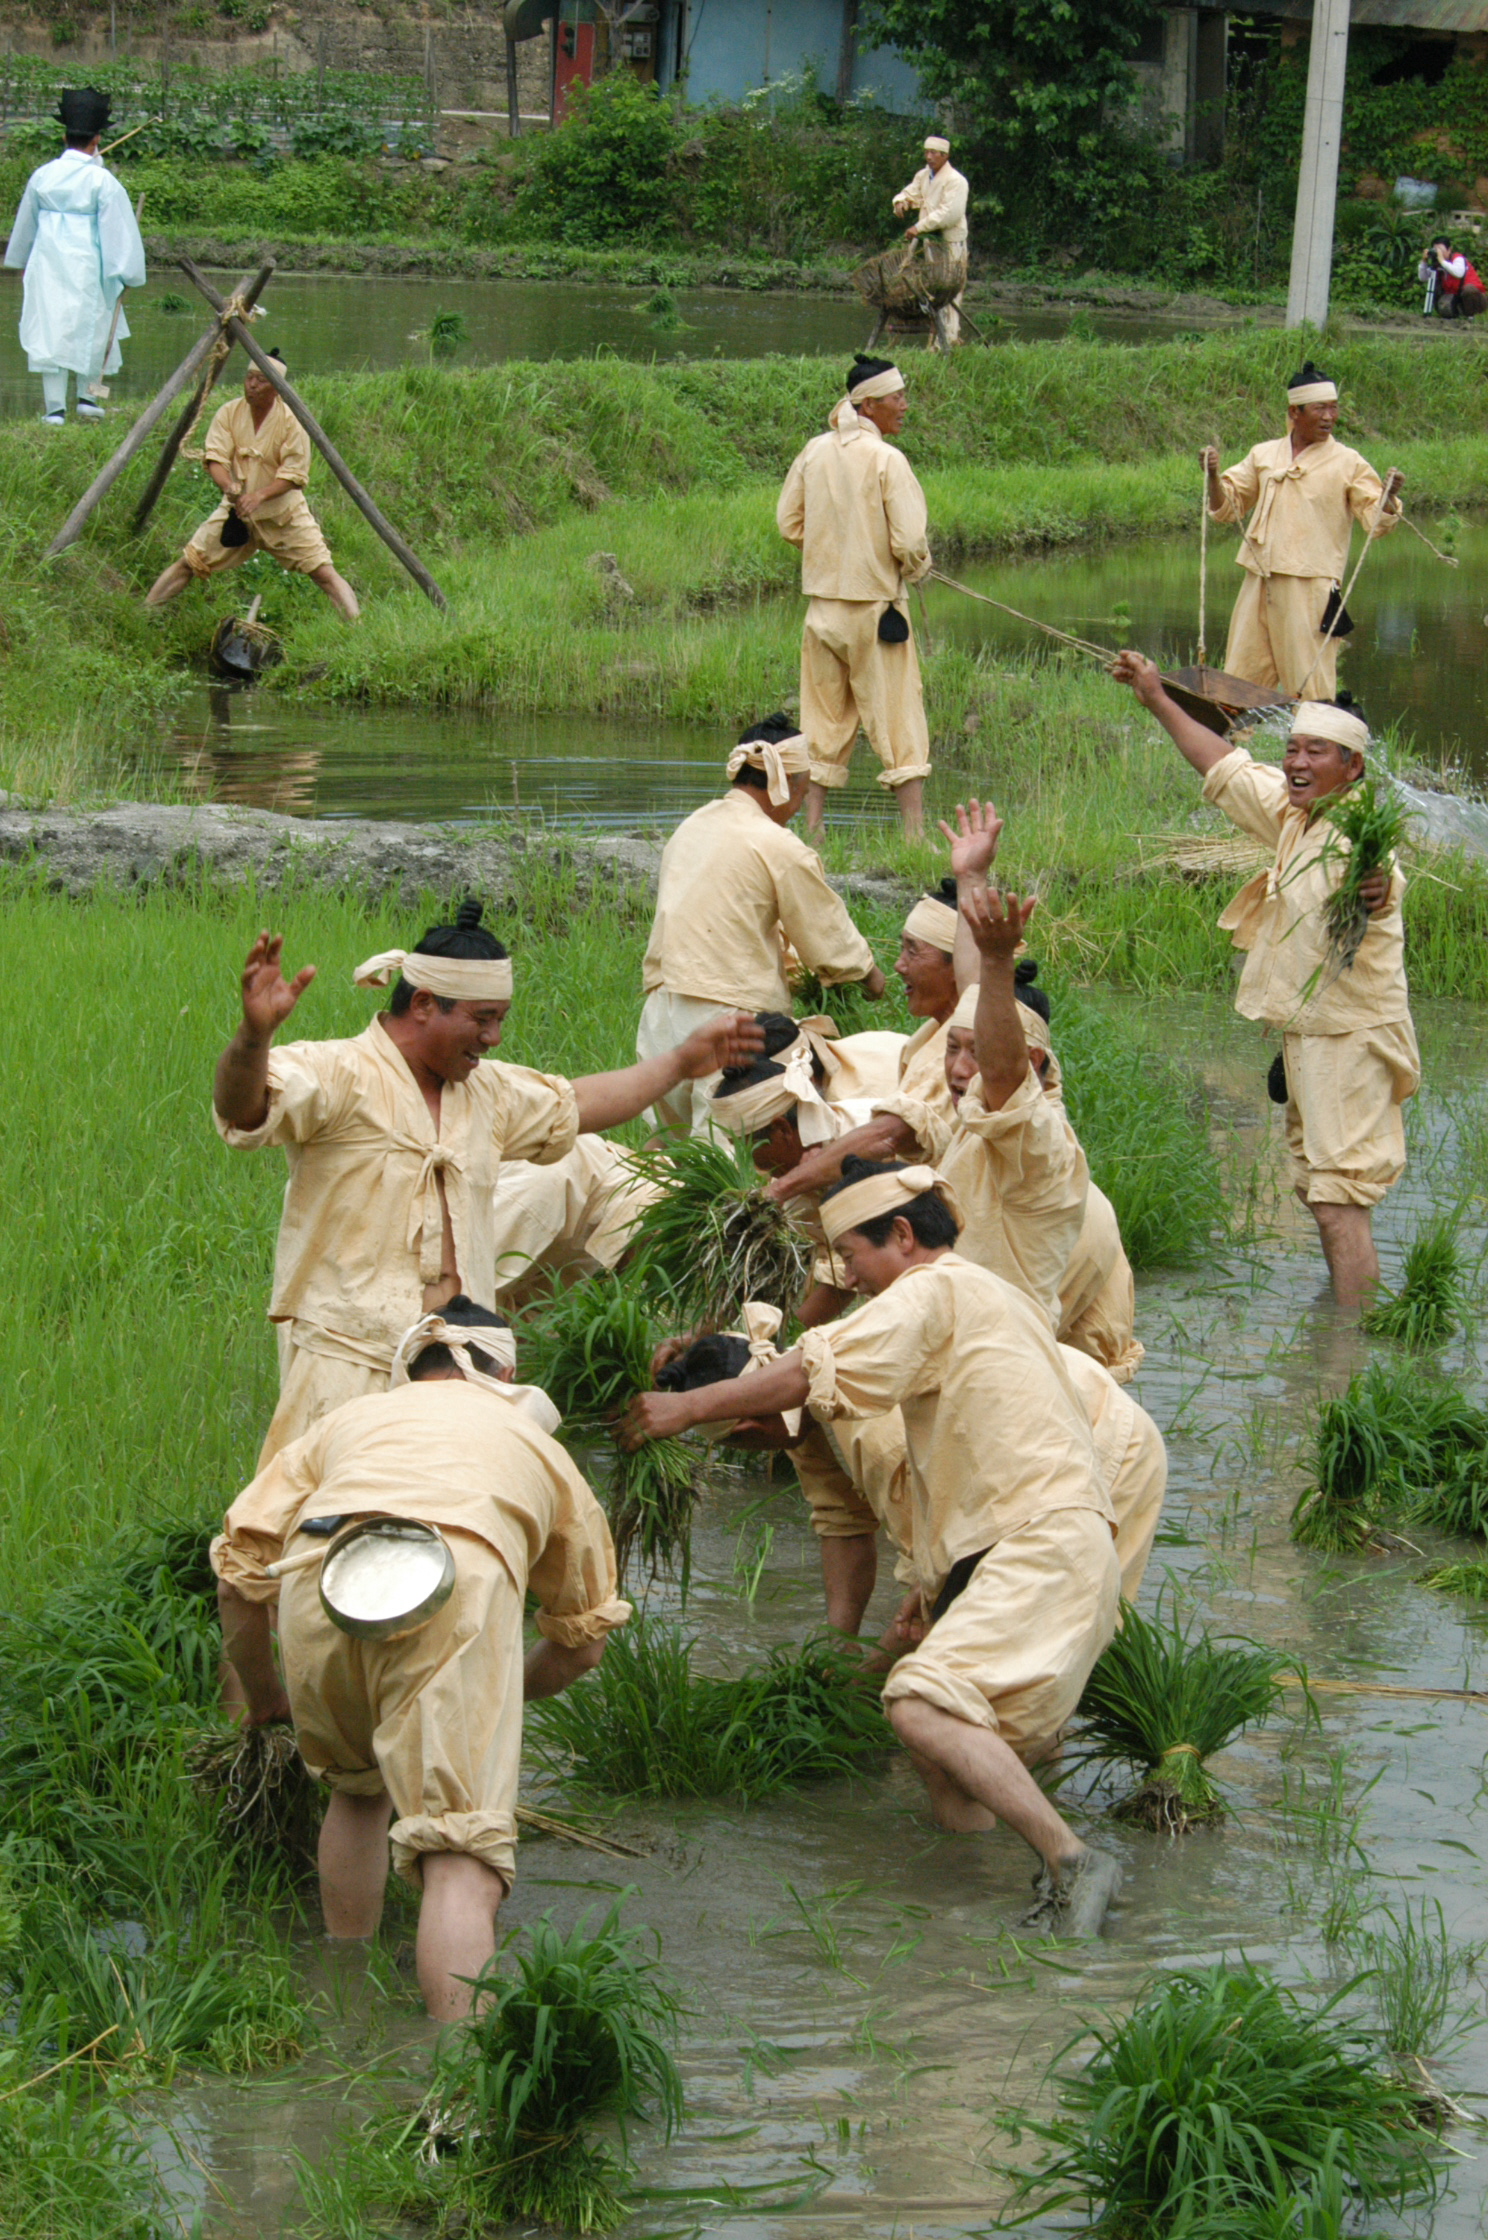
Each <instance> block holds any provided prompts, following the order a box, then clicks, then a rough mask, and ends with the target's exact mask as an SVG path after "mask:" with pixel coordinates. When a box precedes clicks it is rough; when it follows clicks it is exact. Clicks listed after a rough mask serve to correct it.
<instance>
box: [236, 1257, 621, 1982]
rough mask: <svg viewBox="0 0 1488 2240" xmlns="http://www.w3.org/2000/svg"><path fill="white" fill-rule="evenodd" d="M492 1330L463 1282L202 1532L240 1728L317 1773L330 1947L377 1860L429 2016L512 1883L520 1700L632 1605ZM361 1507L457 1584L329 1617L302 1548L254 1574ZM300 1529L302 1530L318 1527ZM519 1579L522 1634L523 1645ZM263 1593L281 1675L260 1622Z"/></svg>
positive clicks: (320, 1539) (572, 1664) (376, 1912)
mask: <svg viewBox="0 0 1488 2240" xmlns="http://www.w3.org/2000/svg"><path fill="white" fill-rule="evenodd" d="M515 1363H516V1348H515V1345H514V1344H513V1341H512V1334H511V1331H510V1330H509V1329H508V1328H507V1326H506V1324H505V1323H502V1322H499V1321H498V1320H497V1319H496V1318H495V1317H494V1316H491V1315H486V1314H483V1313H482V1312H481V1311H480V1310H479V1309H474V1308H472V1307H471V1306H470V1303H469V1301H463V1300H462V1301H452V1302H451V1304H450V1307H449V1319H448V1320H446V1319H445V1318H444V1317H441V1316H434V1315H431V1316H427V1317H423V1318H421V1319H420V1321H419V1322H418V1323H417V1324H416V1325H415V1326H414V1328H412V1329H411V1330H409V1331H408V1332H407V1333H406V1334H405V1336H404V1338H403V1342H402V1344H401V1346H400V1348H399V1352H398V1361H397V1367H396V1372H395V1387H394V1389H393V1390H392V1391H390V1392H384V1393H378V1394H374V1395H372V1396H370V1397H369V1398H366V1399H362V1400H353V1401H352V1402H351V1403H350V1404H349V1405H348V1406H346V1407H344V1408H338V1409H337V1410H336V1411H335V1413H334V1414H333V1415H330V1416H328V1417H327V1418H326V1419H325V1421H324V1422H323V1423H320V1424H318V1425H317V1426H316V1427H315V1429H314V1430H313V1431H311V1432H310V1433H309V1434H308V1436H307V1437H305V1438H302V1439H297V1440H296V1441H295V1442H294V1444H293V1445H292V1446H289V1447H286V1448H284V1449H283V1450H282V1452H281V1453H280V1454H278V1455H277V1456H276V1457H275V1458H274V1460H273V1461H272V1462H271V1463H270V1464H269V1465H268V1467H267V1469H264V1470H261V1471H260V1473H259V1475H258V1476H257V1477H256V1478H255V1479H254V1481H253V1483H252V1484H251V1485H250V1486H249V1487H248V1488H247V1490H246V1492H243V1493H240V1494H239V1496H238V1498H237V1500H236V1501H235V1502H234V1503H233V1505H232V1507H231V1508H230V1509H229V1510H228V1512H227V1516H226V1518H225V1520H224V1529H223V1531H222V1533H221V1535H220V1537H219V1538H218V1539H217V1540H215V1541H214V1542H213V1544H212V1563H213V1568H214V1569H215V1570H216V1572H217V1575H218V1589H217V1598H218V1607H219V1609H220V1611H221V1613H222V1638H223V1643H224V1646H225V1647H226V1650H227V1653H228V1656H229V1658H230V1659H231V1661H232V1664H233V1667H234V1669H235V1671H236V1672H237V1675H238V1677H239V1679H240V1681H241V1682H242V1687H243V1694H244V1697H245V1700H246V1715H247V1720H248V1724H249V1725H250V1726H266V1725H268V1724H269V1723H270V1722H272V1721H275V1720H283V1719H292V1720H293V1722H294V1729H295V1739H296V1741H297V1742H298V1743H299V1746H300V1751H301V1754H302V1755H303V1757H304V1759H305V1762H306V1764H307V1765H308V1766H309V1768H310V1770H311V1772H312V1773H313V1774H315V1775H316V1776H317V1777H318V1778H319V1779H320V1780H321V1781H323V1782H324V1783H325V1784H326V1785H327V1787H328V1788H329V1789H330V1792H331V1796H330V1803H329V1805H328V1807H327V1809H326V1816H325V1820H324V1823H323V1825H322V1827H321V1832H320V1890H321V1904H322V1907H323V1910H324V1917H325V1927H326V1935H327V1937H328V1938H330V1939H331V1940H332V1941H333V1942H351V1941H353V1940H360V1939H362V1938H367V1937H372V1936H375V1935H376V1933H377V1927H378V1923H379V1921H380V1920H381V1917H382V1907H383V1898H384V1894H385V1892H386V1889H387V1878H388V1842H389V1836H391V1841H392V1862H393V1865H394V1867H395V1868H396V1870H397V1872H398V1873H399V1874H400V1875H402V1876H403V1877H404V1878H405V1880H407V1881H409V1882H411V1883H412V1884H413V1885H414V1887H415V1888H416V1889H417V1890H419V1891H420V1892H421V1893H422V1904H421V1906H420V1908H419V1924H418V1944H417V1966H418V1979H419V1988H420V1990H421V1991H422V1992H423V1995H424V2001H425V2004H426V2005H427V2007H428V2010H429V2013H430V2014H431V2015H432V2016H433V2017H434V2018H435V2020H436V2021H450V2020H454V2019H456V2018H457V2017H459V2016H461V2015H465V2014H468V2013H469V2012H470V2007H471V1999H472V1993H471V1984H470V1981H469V1979H470V1978H472V1977H474V1976H478V1975H479V1974H480V1971H481V1969H482V1968H483V1967H484V1966H485V1965H486V1963H487V1962H488V1961H489V1960H490V1959H491V1957H492V1954H493V1953H494V1951H495V1949H496V1912H497V1908H498V1907H499V1906H500V1904H501V1902H502V1900H503V1899H504V1898H505V1897H506V1896H508V1894H509V1893H510V1891H511V1887H512V1884H513V1882H514V1881H515V1879H516V1835H517V1825H516V1805H517V1778H518V1774H519V1772H520V1768H521V1748H522V1705H523V1701H524V1700H526V1701H528V1702H530V1701H531V1700H532V1699H533V1698H534V1697H536V1696H551V1695H556V1694H557V1693H558V1692H559V1691H560V1690H561V1689H563V1688H566V1687H568V1686H569V1685H570V1683H571V1682H573V1681H574V1680H577V1679H578V1678H579V1676H580V1674H582V1673H584V1672H587V1671H589V1670H590V1669H591V1668H592V1667H593V1666H594V1665H597V1664H598V1662H599V1660H600V1657H601V1656H602V1655H603V1653H604V1645H605V1639H606V1636H607V1635H608V1634H609V1633H610V1632H611V1631H612V1629H613V1628H614V1627H616V1626H620V1625H624V1623H625V1621H626V1619H627V1618H628V1617H629V1616H630V1605H629V1603H628V1602H622V1601H621V1600H620V1599H619V1597H618V1595H617V1593H616V1581H615V1551H614V1548H613V1546H612V1545H611V1542H610V1534H609V1529H608V1527H607V1525H606V1524H605V1520H604V1515H603V1512H602V1511H601V1509H600V1506H599V1504H598V1502H597V1501H596V1500H595V1498H594V1496H593V1494H592V1493H591V1492H590V1490H589V1487H588V1485H587V1484H586V1483H585V1481H584V1479H583V1478H582V1477H580V1475H579V1473H578V1471H577V1470H576V1469H575V1468H574V1466H573V1464H572V1462H570V1460H569V1458H568V1456H567V1455H566V1454H565V1453H564V1451H563V1449H562V1447H560V1446H559V1445H558V1443H557V1441H556V1440H555V1439H554V1438H552V1436H551V1433H552V1432H553V1430H555V1429H556V1427H557V1423H558V1413H557V1410H556V1409H555V1408H554V1407H553V1406H552V1404H551V1402H550V1401H549V1400H548V1398H547V1395H546V1394H545V1393H542V1392H537V1391H534V1390H531V1389H524V1388H522V1387H521V1386H518V1385H514V1384H513V1383H512V1381H511V1380H512V1378H513V1376H514V1373H515ZM368 1515H375V1516H385V1517H401V1518H408V1519H412V1520H414V1521H415V1522H417V1523H420V1524H426V1525H433V1526H435V1527H436V1528H437V1529H438V1530H439V1531H440V1532H441V1533H442V1535H443V1537H444V1539H445V1541H446V1543H447V1545H448V1547H449V1549H450V1551H451V1553H452V1554H453V1556H454V1561H455V1584H454V1590H453V1592H452V1594H451V1596H450V1598H449V1600H448V1601H447V1602H446V1603H445V1604H444V1607H443V1608H442V1609H440V1610H438V1611H436V1612H435V1613H434V1615H433V1616H432V1617H431V1618H429V1619H428V1621H427V1622H426V1623H425V1624H424V1625H422V1626H420V1627H419V1628H418V1629H417V1630H416V1631H412V1632H409V1633H404V1634H401V1635H397V1636H394V1637H393V1638H391V1639H386V1640H381V1641H377V1640H372V1641H368V1640H358V1639H354V1638H353V1637H352V1636H351V1635H350V1634H347V1633H344V1632H343V1631H342V1630H341V1629H340V1627H339V1626H337V1625H336V1623H335V1622H334V1620H333V1619H332V1618H331V1617H330V1615H329V1614H328V1612H327V1611H326V1610H325V1609H324V1608H323V1607H322V1604H321V1599H320V1592H319V1588H320V1566H319V1565H318V1564H316V1563H313V1562H312V1563H310V1564H309V1565H307V1566H304V1567H301V1568H297V1569H295V1570H294V1571H291V1572H290V1573H288V1574H287V1576H286V1577H285V1579H284V1581H283V1583H282V1585H281V1584H280V1582H279V1581H278V1580H275V1579H271V1578H269V1577H268V1576H267V1567H268V1565H270V1564H271V1563H277V1562H278V1561H279V1560H280V1558H281V1557H286V1556H287V1557H291V1558H292V1557H294V1556H296V1555H299V1554H301V1553H302V1552H304V1551H306V1550H312V1549H316V1548H320V1549H324V1548H325V1547H326V1545H327V1538H326V1534H327V1532H328V1531H329V1529H330V1528H331V1527H332V1526H339V1525H340V1524H342V1523H350V1522H352V1521H353V1520H355V1519H357V1518H358V1517H365V1516H368ZM317 1528H319V1529H317ZM529 1588H530V1589H531V1591H532V1594H533V1596H534V1597H535V1599H536V1602H537V1606H538V1607H537V1630H538V1633H539V1634H540V1635H541V1636H542V1638H541V1639H540V1640H539V1641H538V1642H537V1643H536V1645H535V1646H534V1647H533V1648H532V1649H531V1650H529V1651H528V1653H527V1655H526V1657H525V1659H524V1657H523V1653H522V1607H523V1599H524V1597H525V1595H526V1594H527V1592H528V1589H529ZM275 1600H277V1601H278V1604H279V1645H280V1649H281V1651H282V1654H283V1659H284V1677H283V1679H282V1680H281V1679H280V1677H279V1673H278V1670H277V1668H276V1666H275V1662H274V1653H273V1646H272V1642H271V1639H270V1631H269V1608H268V1606H269V1604H270V1603H272V1602H274V1601H275Z"/></svg>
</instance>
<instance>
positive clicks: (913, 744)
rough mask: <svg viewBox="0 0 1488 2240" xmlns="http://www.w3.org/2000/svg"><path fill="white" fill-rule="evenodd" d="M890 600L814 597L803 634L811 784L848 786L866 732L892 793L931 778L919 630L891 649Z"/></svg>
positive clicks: (803, 722) (803, 685) (803, 688)
mask: <svg viewBox="0 0 1488 2240" xmlns="http://www.w3.org/2000/svg"><path fill="white" fill-rule="evenodd" d="M884 605H885V602H884V601H882V600H876V599H813V600H812V602H811V604H810V606H809V607H808V608H807V609H806V627H805V629H804V631H803V632H802V635H801V729H802V730H803V731H804V732H805V734H806V736H807V738H808V739H809V740H810V741H811V779H812V783H813V785H819V786H845V785H846V784H847V773H848V765H849V764H850V762H851V761H852V751H853V747H854V745H855V743H856V741H857V736H858V731H859V729H860V728H861V729H862V730H864V731H866V732H867V734H868V741H869V744H870V746H871V747H872V748H873V751H874V753H875V754H876V755H877V756H878V759H879V761H880V762H881V763H882V764H883V768H882V770H881V771H880V772H879V775H878V782H879V784H880V785H881V786H887V787H889V789H890V790H891V791H892V790H893V788H894V787H896V786H902V785H907V784H908V783H909V781H910V779H911V778H928V777H929V775H930V732H929V728H928V726H927V724H926V722H925V694H924V688H923V686H922V685H921V682H920V658H919V655H918V653H917V652H916V650H915V641H914V632H913V630H911V632H910V635H909V637H908V638H907V639H906V640H905V642H904V643H903V644H902V645H897V646H886V645H885V644H884V642H883V640H882V638H880V636H879V634H878V618H879V616H880V615H881V614H882V613H883V611H884Z"/></svg>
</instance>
